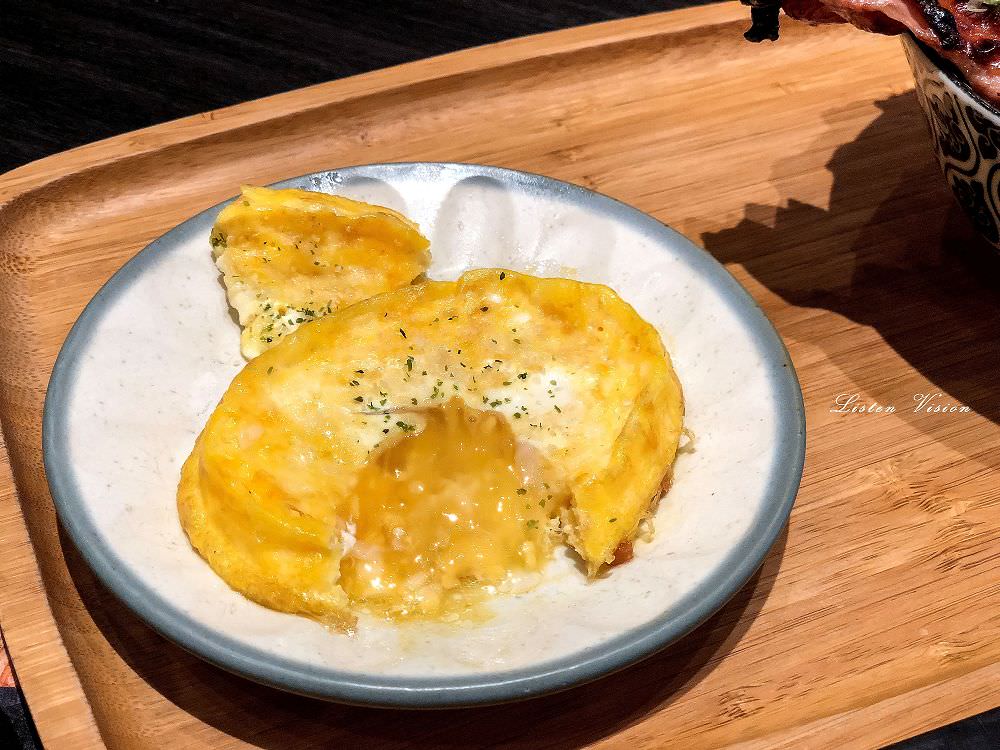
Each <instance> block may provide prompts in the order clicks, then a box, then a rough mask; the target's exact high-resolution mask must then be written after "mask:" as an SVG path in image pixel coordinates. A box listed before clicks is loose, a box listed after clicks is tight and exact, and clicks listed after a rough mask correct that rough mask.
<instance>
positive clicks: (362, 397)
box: [354, 396, 365, 404]
mask: <svg viewBox="0 0 1000 750" xmlns="http://www.w3.org/2000/svg"><path fill="white" fill-rule="evenodd" d="M354 400H355V401H357V402H358V403H359V404H363V403H364V402H365V397H364V396H355V397H354Z"/></svg>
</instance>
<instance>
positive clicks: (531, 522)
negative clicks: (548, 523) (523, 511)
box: [524, 518, 538, 529]
mask: <svg viewBox="0 0 1000 750" xmlns="http://www.w3.org/2000/svg"><path fill="white" fill-rule="evenodd" d="M524 523H525V525H526V526H527V527H528V528H529V529H537V528H538V519H537V518H531V519H529V520H527V521H525V522H524Z"/></svg>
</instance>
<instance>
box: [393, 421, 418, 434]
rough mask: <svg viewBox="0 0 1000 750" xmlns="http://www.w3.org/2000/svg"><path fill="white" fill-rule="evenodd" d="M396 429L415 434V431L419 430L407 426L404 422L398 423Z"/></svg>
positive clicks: (410, 425) (409, 425)
mask: <svg viewBox="0 0 1000 750" xmlns="http://www.w3.org/2000/svg"><path fill="white" fill-rule="evenodd" d="M396 427H398V428H399V429H401V430H402V431H403V432H413V431H414V430H415V429H417V428H416V427H414V426H413V425H412V424H407V423H406V422H402V421H400V422H396Z"/></svg>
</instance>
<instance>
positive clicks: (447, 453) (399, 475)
mask: <svg viewBox="0 0 1000 750" xmlns="http://www.w3.org/2000/svg"><path fill="white" fill-rule="evenodd" d="M421 414H422V415H423V416H424V418H425V421H426V426H425V427H424V428H423V430H421V431H420V432H414V433H412V434H407V435H404V436H401V437H400V438H399V439H398V440H397V442H395V443H394V444H391V445H387V446H386V447H385V448H384V449H382V451H381V452H379V453H378V454H375V455H373V458H372V459H371V460H370V461H369V463H368V464H367V465H366V466H365V467H364V468H363V469H362V471H361V472H360V475H359V478H358V483H357V486H356V491H355V498H354V502H355V503H356V505H355V507H354V508H353V513H352V517H353V518H354V519H355V523H356V529H355V540H356V541H355V543H354V545H353V546H352V547H351V549H350V550H349V551H348V553H347V555H346V556H345V557H344V559H343V560H342V561H341V565H340V583H341V585H342V587H343V588H344V590H345V591H346V592H347V595H348V596H349V597H350V598H351V600H352V601H353V602H354V603H355V604H357V605H360V606H362V607H364V608H367V609H369V610H371V611H373V612H375V613H378V614H381V615H384V616H388V617H391V618H395V619H400V618H408V617H441V616H445V617H446V618H447V617H448V616H449V615H458V614H461V613H462V612H463V611H465V610H467V609H468V607H469V606H470V605H472V604H474V603H475V602H476V601H477V600H478V599H480V598H482V597H483V595H485V594H489V593H492V592H494V591H495V590H496V587H498V586H501V585H502V584H504V582H509V581H513V580H515V579H516V577H517V576H518V574H526V573H527V574H530V573H531V572H534V571H538V570H539V569H540V568H541V567H542V566H543V565H544V563H545V562H546V561H547V559H548V557H549V554H550V551H551V547H552V542H551V539H550V537H551V529H550V527H549V522H550V520H551V519H552V518H555V517H557V516H558V514H559V511H560V509H561V508H562V507H563V506H564V505H565V504H566V502H567V500H568V498H567V496H566V493H565V492H560V491H559V490H557V489H555V487H554V485H553V484H551V483H550V482H549V481H547V477H546V471H545V465H544V461H543V460H542V459H541V457H540V456H538V455H535V454H532V453H531V452H529V451H527V450H526V449H525V448H524V447H519V445H518V441H517V439H516V438H515V436H514V433H513V431H512V430H511V427H510V424H509V423H508V422H507V420H506V418H505V417H504V416H503V415H501V414H498V413H496V412H485V411H477V410H474V409H470V408H468V407H466V406H465V405H464V403H463V402H462V401H461V400H459V399H453V400H452V401H450V402H448V403H446V404H444V405H443V406H440V407H435V408H430V409H426V410H422V411H421Z"/></svg>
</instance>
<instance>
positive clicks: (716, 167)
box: [0, 3, 1000, 750]
mask: <svg viewBox="0 0 1000 750" xmlns="http://www.w3.org/2000/svg"><path fill="white" fill-rule="evenodd" d="M745 25H746V19H745V17H744V10H743V9H742V8H740V7H739V6H737V5H736V4H735V3H729V4H726V5H718V6H709V7H705V8H700V9H693V10H686V11H681V12H675V13H669V14H663V15H655V16H649V17H645V18H639V19H633V20H627V21H620V22H614V23H609V24H602V25H598V26H592V27H585V28H580V29H573V30H569V31H561V32H557V33H554V34H548V35H544V36H539V37H529V38H525V39H520V40H516V41H512V42H508V43H503V44H499V45H495V46H491V47H485V48H481V49H475V50H470V51H467V52H462V53H458V54H455V55H449V56H447V57H442V58H436V59H431V60H425V61H421V62H417V63H413V64H410V65H405V66H402V67H399V68H393V69H389V70H384V71H378V72H375V73H371V74H368V75H363V76H359V77H356V78H351V79H346V80H342V81H337V82H333V83H329V84H323V85H320V86H315V87H312V88H308V89H303V90H301V91H295V92H292V93H289V94H284V95H281V96H276V97H272V98H269V99H265V100H261V101H256V102H251V103H248V104H243V105H240V106H237V107H233V108H230V109H225V110H220V111H217V112H210V113H207V114H205V115H202V116H199V117H192V118H188V119H185V120H179V121H177V122H171V123H166V124H164V125H160V126H157V127H154V128H150V129H148V130H143V131H139V132H136V133H131V134H128V135H124V136H121V137H118V138H113V139H110V140H107V141H103V142H100V143H96V144H93V145H91V146H86V147H84V148H81V149H76V150H74V151H69V152H67V153H64V154H60V155H57V156H53V157H51V158H48V159H44V160H42V161H40V162H36V163H34V164H30V165H28V166H26V167H23V168H21V169H19V170H16V171H14V172H12V173H10V174H7V175H5V176H3V177H2V178H0V201H4V202H5V203H4V204H3V206H2V208H0V259H2V260H0V341H2V349H0V385H2V390H0V417H2V425H3V432H4V436H5V437H6V441H7V448H8V451H9V457H10V468H11V469H12V472H11V471H9V470H8V467H7V466H0V503H2V505H0V509H2V516H0V533H2V540H0V542H2V544H3V549H4V550H5V551H6V558H5V560H4V564H3V566H2V568H0V607H2V610H0V615H2V624H3V628H4V632H5V634H6V637H7V642H8V644H9V646H10V651H11V653H12V657H13V659H14V663H15V665H16V667H17V670H18V674H19V676H20V678H21V681H22V684H23V688H24V691H25V693H26V696H27V699H28V703H29V705H30V708H31V710H32V713H33V715H34V718H35V720H36V722H37V724H38V729H39V732H40V733H41V736H42V738H43V740H44V742H45V744H46V746H47V747H48V748H50V749H52V750H58V749H59V748H80V747H89V746H96V745H98V744H99V743H100V742H102V741H103V742H105V743H106V744H107V745H108V746H109V747H114V748H132V747H170V748H184V747H198V746H210V747H215V748H228V747H236V746H241V745H243V744H247V745H254V746H259V747H265V748H282V749H285V748H299V747H364V746H371V747H377V748H394V747H409V746H413V745H414V744H417V743H423V744H425V745H426V746H433V747H456V748H458V747H482V746H487V745H495V744H501V745H505V746H512V747H545V748H565V747H575V746H579V745H584V744H593V745H595V746H603V747H628V748H652V747H662V746H668V745H674V746H678V747H684V748H699V747H715V746H722V745H729V744H738V743H743V744H742V745H741V746H742V747H750V748H753V747H768V748H771V747H790V748H801V747H809V746H824V747H828V746H832V745H837V746H844V747H865V746H874V745H878V744H880V743H886V742H889V741H892V740H896V739H899V738H902V737H905V736H908V735H912V734H914V733H917V732H919V731H922V730H925V729H929V728H931V727H934V726H936V725H940V724H943V723H945V722H948V721H951V720H955V719H958V718H961V717H963V716H967V715H970V714H973V713H976V712H979V711H982V710H985V709H987V708H990V707H992V706H994V705H996V704H998V703H1000V695H998V693H997V685H998V684H1000V667H998V666H997V661H998V656H1000V580H998V576H997V573H996V570H997V550H998V549H1000V520H998V517H1000V512H998V505H1000V487H998V484H1000V483H998V482H997V470H998V464H1000V427H998V424H997V423H998V421H1000V408H998V389H997V386H996V382H997V380H996V377H997V373H998V372H1000V346H998V345H997V340H996V339H997V326H996V321H997V302H998V298H997V294H996V289H995V285H994V286H992V287H991V286H990V285H988V284H986V282H985V279H986V275H985V273H983V272H981V271H980V270H978V269H977V268H975V267H974V266H973V265H971V264H972V260H971V258H972V257H973V255H974V252H972V251H974V250H981V248H979V247H978V246H977V241H976V240H975V239H974V237H973V235H972V232H971V230H970V229H969V228H968V225H967V224H966V222H965V221H964V219H962V218H961V217H960V216H959V215H958V213H957V209H956V208H954V207H953V204H952V201H951V199H950V197H949V196H948V194H947V189H946V186H945V185H944V183H943V181H942V179H941V177H940V175H939V174H938V170H937V166H936V164H935V163H934V161H933V156H932V153H931V149H930V147H929V144H928V142H927V135H926V131H925V127H924V124H923V122H922V121H921V119H920V117H921V116H920V114H919V111H918V109H917V104H916V101H915V99H914V97H913V94H912V92H911V86H912V84H911V80H910V75H909V72H908V70H907V68H906V63H905V60H904V58H903V54H902V51H901V50H900V48H899V44H898V41H895V40H891V39H884V38H877V37H873V36H866V35H863V34H859V33H854V32H852V31H850V30H848V29H844V28H834V27H828V28H823V29H809V28H807V27H804V26H800V25H797V24H794V23H786V24H785V28H784V31H783V34H782V40H781V42H780V43H778V44H775V45H765V46H753V45H749V44H745V43H743V42H742V40H741V38H740V33H741V31H742V30H743V28H744V27H745ZM396 160H455V161H476V162H484V163H492V164H499V165H504V166H509V167H515V168H519V169H527V170H532V171H537V172H543V173H546V174H549V175H552V176H554V177H558V178H561V179H565V180H570V181H573V182H577V183H580V184H583V185H587V186H590V187H593V188H596V189H598V190H600V191H602V192H605V193H607V194H609V195H612V196H614V197H616V198H620V199H622V200H624V201H627V202H629V203H632V204H633V205H636V206H638V207H639V208H641V209H643V210H645V211H648V212H650V213H652V214H653V215H655V216H657V217H659V218H660V219H662V220H663V221H665V222H668V223H670V224H672V225H673V226H675V227H676V228H678V229H679V230H680V231H682V232H684V233H685V234H687V236H689V237H690V238H691V239H693V240H694V241H696V242H699V243H700V244H702V245H703V246H704V247H706V248H707V249H708V250H709V252H711V253H713V254H714V255H715V256H716V257H717V258H719V259H720V260H721V261H723V262H725V263H726V264H727V266H728V267H729V268H730V270H731V271H733V273H734V274H735V275H736V276H737V278H739V280H740V281H741V282H742V283H743V284H744V285H746V286H747V288H748V289H749V290H750V291H751V293H752V294H753V295H754V296H755V297H756V298H757V299H758V300H759V302H760V303H761V305H762V306H763V307H764V309H765V311H766V312H767V314H768V315H769V316H770V318H771V319H772V320H773V321H774V322H775V324H776V325H777V327H778V329H779V330H780V332H781V333H782V334H783V336H784V338H785V340H786V342H787V343H788V346H789V348H790V350H791V354H792V358H793V359H794V361H795V364H796V367H797V368H798V372H799V376H800V378H801V381H802V384H803V386H804V392H805V400H806V408H807V417H808V423H809V452H808V456H807V460H806V473H805V477H804V480H803V483H802V489H801V491H800V493H799V498H798V502H797V504H796V506H795V510H794V513H793V515H792V518H791V522H790V525H789V528H788V530H787V532H786V534H785V535H784V536H783V537H782V539H781V540H780V541H779V543H778V545H777V546H776V548H775V549H774V550H773V551H772V553H771V554H770V556H769V557H768V558H767V560H766V562H765V564H764V566H763V568H762V570H761V572H760V573H759V574H758V575H757V576H756V577H755V578H754V579H753V580H752V581H751V583H750V584H748V585H747V586H746V588H745V589H744V590H743V591H742V592H741V593H740V594H739V595H738V596H737V597H736V598H735V600H734V601H732V602H731V603H730V604H729V605H727V606H726V607H725V608H724V609H723V610H722V611H721V612H720V613H719V614H718V615H717V616H715V617H714V618H713V619H712V620H711V621H709V622H708V623H707V624H706V625H705V626H703V627H702V628H700V629H699V630H698V631H696V632H695V633H694V634H692V635H691V636H689V637H687V638H686V639H684V640H683V641H681V642H680V643H679V644H677V645H676V646H674V647H672V648H670V649H668V650H667V651H665V652H663V653H662V654H660V655H658V656H656V657H654V658H652V659H650V660H648V661H646V662H644V663H642V664H640V665H638V666H636V667H634V668H632V669H629V670H626V671H624V672H622V673H620V674H618V675H615V676H612V677H610V678H607V679H605V680H602V681H600V682H598V683H595V684H592V685H589V686H586V687H582V688H578V689H575V690H572V691H569V692H567V693H564V694H561V695H556V696H552V697H549V698H545V699H540V700H537V701H533V702H529V703H525V704H520V705H513V706H506V707H491V708H482V709H476V710H468V711H449V712H443V713H424V714H418V713H405V712H384V711H378V710H369V709H359V708H351V707H345V706H339V705H328V704H322V703H319V702H315V701H311V700H306V699H302V698H298V697H295V696H291V695H284V694H280V693H278V692H276V691H273V690H270V689H267V688H263V687H259V686H256V685H253V684H251V683H249V682H245V681H243V680H241V679H239V678H236V677H232V676H230V675H227V674H225V673H223V672H221V671H219V670H217V669H215V668H213V667H211V666H208V665H207V664H204V663H202V662H201V661H199V660H198V659H196V658H194V657H192V656H190V655H188V654H187V653H184V652H183V651H181V650H180V649H178V648H176V647H174V646H173V645H171V644H169V643H167V642H166V641H164V640H163V639H162V638H160V637H159V636H157V635H156V634H155V633H154V632H152V631H151V630H150V629H148V628H147V627H146V626H145V625H143V624H142V623H141V622H139V621H138V620H137V619H136V618H134V617H133V616H132V615H130V614H129V612H128V611H126V610H125V609H124V607H123V606H122V605H120V604H119V603H118V602H117V601H116V600H115V599H114V598H113V597H112V596H111V595H110V594H108V593H107V592H106V591H104V590H103V589H102V588H101V587H100V585H98V583H97V582H96V581H95V579H94V577H93V575H92V574H91V573H90V571H89V570H88V569H87V567H86V566H85V565H84V564H83V563H82V561H81V558H80V556H79V553H78V552H77V551H76V550H75V549H74V548H73V546H72V544H70V543H69V542H68V540H67V539H66V538H65V537H64V535H63V534H62V533H61V532H60V530H59V527H58V524H57V522H56V518H55V515H54V512H53V509H52V504H51V499H50V497H49V494H48V491H47V488H46V484H45V479H44V475H43V472H42V464H41V459H40V428H39V425H40V416H41V408H42V399H43V396H44V393H45V387H46V383H47V380H48V375H49V372H50V369H51V366H52V363H53V360H54V358H55V356H56V353H57V352H58V350H59V346H60V344H61V343H62V341H63V338H64V336H65V335H66V333H67V331H68V329H69V327H70V325H71V324H72V322H73V320H74V319H75V318H76V316H77V315H78V314H79V312H80V310H81V309H82V307H83V306H84V304H85V303H86V302H87V300H88V299H89V298H90V297H91V295H92V294H93V293H94V292H95V291H96V290H97V289H98V287H99V286H100V285H101V283H103V282H104V281H105V280H106V279H107V278H108V277H109V276H110V275H111V274H112V272H113V271H115V270H116V269H117V268H118V267H120V266H121V265H122V263H123V262H124V261H125V260H126V259H127V258H129V257H130V256H131V255H132V254H134V253H135V252H136V251H137V250H139V249H140V248H141V247H142V246H143V245H144V244H146V243H147V242H148V241H150V240H151V239H153V238H154V237H156V236H157V235H159V234H161V233H162V232H163V231H165V230H166V229H168V228H169V227H171V226H173V225H174V224H176V223H178V222H180V221H181V220H183V219H184V218H186V217H187V216H190V215H191V214H194V213H196V212H197V211H199V210H201V209H202V208H205V207H207V206H209V205H212V204H213V203H215V202H217V201H219V200H221V199H223V198H225V197H226V196H228V195H232V194H233V193H234V192H235V190H236V187H237V185H238V184H239V183H240V182H242V181H248V182H255V183H266V182H270V181H273V180H277V179H280V178H284V177H289V176H293V175H297V174H301V173H305V172H310V171H314V170H318V169H322V168H333V167H337V166H343V165H349V164H357V163H364V162H377V161H396ZM206 252H207V250H206ZM966 254H968V255H969V257H968V258H966V257H965V256H966ZM994 278H1000V277H994ZM665 292H666V293H669V290H665ZM938 392H940V393H941V394H943V395H942V396H941V397H939V399H938V400H939V401H944V402H954V403H958V402H961V403H963V404H966V405H968V406H969V407H970V409H971V411H969V412H959V413H938V414H931V413H925V412H914V411H913V404H914V402H913V401H912V398H913V395H914V394H919V393H938ZM853 393H857V394H858V395H859V398H860V399H861V401H866V402H871V401H878V402H880V403H882V404H893V405H895V406H896V407H897V411H896V412H895V413H889V414H887V413H882V414H839V413H831V407H833V404H834V400H835V399H836V397H837V396H838V395H839V394H853ZM775 408H780V405H777V404H776V405H775ZM15 486H16V493H15V490H14V487H15ZM622 606H627V602H623V603H622Z"/></svg>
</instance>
